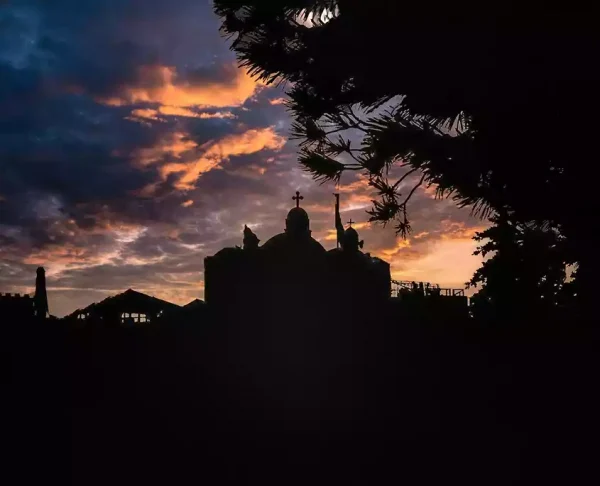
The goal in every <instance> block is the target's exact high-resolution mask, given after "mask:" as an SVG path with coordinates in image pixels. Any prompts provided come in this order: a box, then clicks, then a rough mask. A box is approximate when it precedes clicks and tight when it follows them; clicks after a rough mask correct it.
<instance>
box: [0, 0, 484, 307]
mask: <svg viewBox="0 0 600 486" xmlns="http://www.w3.org/2000/svg"><path fill="white" fill-rule="evenodd" d="M218 27H219V23H218V19H217V18H216V17H215V16H214V14H213V13H212V10H211V5H210V2H209V1H208V0H170V1H164V0H129V1H127V0H96V1H92V2H87V1H83V0H52V1H43V0H39V1H24V0H23V1H19V0H15V1H9V2H2V1H0V107H2V109H1V110H0V140H1V143H0V292H21V293H31V292H32V291H33V286H34V283H35V269H36V267H37V266H40V265H43V266H44V267H45V268H46V275H47V282H48V290H49V304H50V312H51V313H52V314H54V315H57V316H63V315H65V314H67V313H70V312H72V311H74V310H75V309H76V308H80V307H84V306H86V305H89V304H90V303H92V302H94V301H99V300H101V299H103V298H105V297H107V296H109V295H112V294H115V293H118V292H121V291H123V290H126V289H128V288H133V289H136V290H139V291H142V292H146V293H149V294H151V295H155V296H157V297H160V298H164V299H166V300H170V301H173V302H176V303H180V304H185V303H187V302H189V301H191V300H193V299H194V298H202V297H203V259H204V257H205V256H208V255H211V254H213V253H215V252H216V251H218V250H219V249H221V248H222V247H224V246H233V245H236V244H241V240H242V229H243V226H244V224H247V225H248V226H250V227H251V228H252V229H253V230H254V232H255V233H256V234H257V235H258V237H259V238H260V239H261V241H262V242H265V241H266V240H267V239H268V238H270V237H271V236H273V235H274V234H276V233H279V232H281V231H282V230H283V228H284V219H285V216H286V213H287V211H288V210H289V208H291V207H292V206H293V201H292V196H293V195H294V193H295V191H296V190H300V191H301V193H302V194H303V196H304V198H305V199H304V201H303V207H304V208H305V209H306V210H307V211H308V213H309V215H310V218H311V227H312V230H313V236H314V237H315V238H316V239H318V240H319V241H321V243H322V244H323V245H324V246H325V247H326V248H327V249H329V248H333V247H334V246H335V232H334V215H333V208H334V202H335V201H334V198H333V196H332V193H333V192H339V193H340V194H341V209H342V212H343V214H342V218H343V220H344V222H345V221H348V220H349V219H350V218H352V220H354V221H357V222H358V224H357V225H355V227H356V228H357V229H359V232H360V235H361V238H362V239H364V240H365V248H364V249H365V251H367V252H371V253H372V254H375V255H377V256H380V257H381V258H384V259H385V260H387V261H389V262H390V263H391V265H392V275H393V277H394V278H397V279H400V280H424V281H431V282H434V283H439V284H440V285H442V286H443V287H448V286H451V287H463V286H464V283H465V282H466V281H467V280H468V279H469V277H470V276H471V275H472V273H473V272H474V270H475V269H476V268H477V267H478V266H479V264H480V261H479V260H478V259H477V258H476V257H474V256H472V253H473V251H474V249H475V243H474V242H473V241H472V240H471V238H472V236H473V234H474V232H475V231H477V230H479V229H481V228H482V227H483V226H484V223H483V222H482V221H480V220H477V219H475V218H472V217H471V216H470V215H469V211H468V210H459V209H457V208H455V207H454V205H453V204H452V203H451V202H450V201H439V200H435V199H434V197H433V192H434V191H433V188H429V189H423V190H419V192H417V193H416V194H415V197H414V199H413V202H412V205H411V208H410V209H411V216H412V219H413V234H412V235H411V237H410V238H409V239H408V240H403V239H401V238H399V237H396V236H395V235H394V231H393V229H392V228H391V227H388V228H381V227H370V226H369V225H368V224H367V223H366V220H367V215H366V214H365V210H366V209H368V208H369V206H370V201H371V199H372V197H371V191H370V190H369V188H368V186H367V184H366V181H365V180H363V179H361V178H359V177H356V178H351V176H348V177H346V178H344V179H342V184H341V185H340V186H339V187H337V188H336V187H335V186H333V185H332V184H326V185H322V186H319V185H318V184H317V183H315V182H313V181H312V179H311V178H310V176H308V175H307V174H306V173H304V172H302V171H301V170H300V169H299V166H298V165H297V158H296V152H297V145H296V143H295V142H294V141H290V140H288V132H289V128H290V117H289V116H288V115H287V113H286V110H285V107H284V106H283V105H282V98H283V97H284V93H283V92H282V91H281V90H279V89H275V88H267V87H265V86H263V85H261V84H257V83H256V82H255V81H254V80H253V79H251V78H250V77H249V76H248V75H247V74H246V73H245V72H244V71H243V70H240V69H238V68H237V67H236V63H235V59H234V56H233V54H232V53H231V52H230V51H229V50H228V43H227V41H226V40H225V39H224V38H222V37H221V36H220V34H219V32H218ZM352 177H354V176H352Z"/></svg>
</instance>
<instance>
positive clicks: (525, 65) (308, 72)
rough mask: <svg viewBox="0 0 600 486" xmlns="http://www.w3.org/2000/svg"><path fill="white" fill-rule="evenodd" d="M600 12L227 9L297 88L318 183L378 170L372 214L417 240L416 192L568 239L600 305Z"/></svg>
mask: <svg viewBox="0 0 600 486" xmlns="http://www.w3.org/2000/svg"><path fill="white" fill-rule="evenodd" d="M596 9H597V7H596V6H595V5H593V4H587V5H586V6H581V8H578V9H576V8H573V7H572V6H571V5H567V4H564V3H557V4H552V5H549V4H547V3H544V4H543V5H542V4H541V3H540V2H528V3H527V4H526V5H525V4H523V3H521V2H518V3H517V2H503V3H502V4H494V6H493V8H491V7H490V6H489V5H487V4H482V3H475V2H466V1H459V2H412V3H411V2H389V1H384V0H375V1H372V2H364V1H362V0H361V1H359V0H337V1H329V0H312V1H311V0H303V1H301V0H288V1H282V2H271V1H267V0H244V1H236V2H231V1H226V0H216V1H215V10H216V12H217V14H218V15H220V16H221V17H222V20H223V25H222V30H223V32H224V33H225V34H227V35H229V36H231V37H232V39H233V46H232V47H233V49H234V50H235V52H236V53H237V55H238V57H239V59H240V61H241V64H242V65H244V66H246V67H248V68H249V70H250V72H251V73H252V74H255V75H257V76H258V77H259V78H260V79H261V80H263V81H265V82H267V83H274V82H285V83H287V84H286V86H287V88H288V89H287V93H288V94H289V97H290V100H289V108H290V110H291V111H292V113H293V115H294V117H295V123H294V127H293V132H294V135H295V136H296V137H298V138H300V139H301V147H302V149H301V154H300V163H301V164H302V165H303V166H304V168H305V169H306V170H308V171H309V172H310V173H312V174H313V175H314V177H315V178H316V179H318V180H338V179H339V177H340V176H341V174H342V173H343V172H345V171H359V172H361V173H364V174H366V175H367V176H368V178H369V180H370V182H371V184H372V186H373V187H374V188H376V189H377V192H378V194H379V198H378V200H377V201H376V202H375V204H374V207H373V209H372V211H371V219H372V220H373V221H381V222H387V221H394V222H395V225H396V231H397V232H399V233H401V234H403V235H405V234H406V233H407V232H408V231H409V230H410V219H409V217H408V215H407V206H408V203H409V201H410V198H411V195H412V194H413V193H414V192H413V191H414V188H415V187H416V186H415V185H414V183H413V181H414V182H415V183H416V185H419V184H427V185H429V184H433V185H434V186H435V187H436V188H437V191H438V195H439V196H441V197H452V198H453V199H454V200H455V201H456V202H457V203H458V204H459V205H460V206H468V207H471V208H472V209H473V211H474V212H475V213H476V214H478V215H481V216H489V215H491V214H493V212H498V213H504V212H505V213H507V214H509V215H510V217H511V219H512V220H513V221H515V222H519V223H520V224H528V225H530V226H531V227H537V228H543V229H551V230H552V231H559V232H560V234H562V235H563V236H564V237H565V238H566V240H567V244H565V255H566V256H565V259H566V261H577V262H578V263H579V272H578V278H580V279H582V280H583V282H584V284H582V288H585V294H586V296H587V301H588V302H592V301H593V290H592V287H593V283H594V279H595V275H597V270H598V263H597V258H596V256H595V251H596V250H595V248H597V247H598V242H599V236H598V235H597V232H596V230H595V229H594V228H593V227H592V226H593V225H592V224H590V219H589V218H590V215H594V214H596V211H597V209H598V204H597V203H596V202H595V201H592V200H591V198H590V197H589V189H587V187H588V184H586V183H587V182H588V180H589V179H588V177H589V176H590V167H589V164H590V161H591V160H594V159H595V157H596V153H597V149H596V143H595V140H596V133H597V128H598V123H597V116H596V114H597V113H598V111H599V108H600V103H599V97H598V91H597V85H598V71H597V70H596V67H595V65H594V63H593V62H591V59H594V57H595V53H596V52H597V49H598V47H599V44H600V43H599V42H598V40H599V35H600V34H599V31H598V29H597V27H596V25H595V20H593V19H596V18H597V12H596ZM309 19H312V22H308V20H309ZM357 137H358V139H359V140H360V141H359V142H358V143H357V142H356V141H355V140H357ZM353 142H354V143H353ZM394 167H401V168H403V169H404V172H398V171H394V170H390V169H392V168H394ZM413 170H416V171H417V173H415V174H413V173H412V172H411V171H413ZM413 175H414V176H415V178H414V179H413V178H412V176H413ZM403 177H407V179H405V180H403V179H402V178H403ZM403 182H411V184H409V188H408V189H406V187H405V186H406V184H403Z"/></svg>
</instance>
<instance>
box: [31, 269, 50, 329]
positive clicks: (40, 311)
mask: <svg viewBox="0 0 600 486" xmlns="http://www.w3.org/2000/svg"><path fill="white" fill-rule="evenodd" d="M36 273H37V276H36V278H35V296H34V297H33V305H34V308H35V316H36V317H38V318H40V319H46V318H47V317H48V296H47V294H46V270H44V267H39V268H38V269H37V272H36Z"/></svg>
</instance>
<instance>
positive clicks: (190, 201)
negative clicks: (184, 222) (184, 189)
mask: <svg viewBox="0 0 600 486" xmlns="http://www.w3.org/2000/svg"><path fill="white" fill-rule="evenodd" d="M193 204H194V201H192V200H191V199H188V200H187V201H185V202H183V203H181V205H182V206H183V207H184V208H189V207H190V206H192V205H193Z"/></svg>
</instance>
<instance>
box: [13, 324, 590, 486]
mask: <svg viewBox="0 0 600 486" xmlns="http://www.w3.org/2000/svg"><path fill="white" fill-rule="evenodd" d="M380 317H381V316H380ZM385 321H386V319H382V318H377V319H371V321H368V320H366V319H365V318H360V319H359V317H358V316H356V319H351V318H349V317H348V316H346V317H344V318H341V317H340V319H329V320H328V322H319V320H318V319H317V320H313V321H308V322H304V323H302V322H300V321H299V320H298V319H294V318H293V316H292V317H288V318H285V319H283V318H282V320H281V322H280V323H279V324H280V325H278V326H273V325H271V324H267V323H265V322H262V323H261V322H254V323H252V322H241V321H238V322H229V323H226V322H220V321H219V320H218V319H211V320H210V321H209V322H207V323H205V324H202V325H200V324H196V323H178V324H173V325H168V324H167V323H161V325H160V326H156V327H148V328H145V329H133V330H125V329H95V330H92V329H77V330H75V329H67V328H66V327H65V326H64V325H63V324H61V323H54V324H53V325H52V327H50V326H48V325H47V324H27V323H22V324H21V325H19V324H18V323H13V325H12V326H8V325H6V324H5V327H4V331H3V332H4V336H3V339H2V354H3V356H4V358H5V359H6V361H5V362H6V363H7V366H6V368H5V370H8V377H7V378H8V380H7V382H6V383H7V386H6V387H4V388H5V393H4V394H3V395H4V398H3V401H4V403H5V405H6V409H5V410H6V411H5V412H4V413H3V422H4V425H3V430H4V431H5V432H4V433H3V440H4V442H5V445H6V447H5V448H4V450H5V453H4V459H5V463H6V464H7V465H8V466H9V467H8V468H7V469H5V472H4V473H3V474H5V475H6V478H7V479H8V478H9V477H10V478H16V479H11V480H7V481H3V482H4V484H33V483H37V484H39V483H41V482H44V483H47V482H58V483H63V484H65V483H67V482H71V483H72V484H78V485H79V484H81V485H96V484H98V485H106V484H111V485H120V484H192V483H196V484H201V483H205V484H223V483H231V484H236V483H242V482H244V483H249V482H251V481H252V482H253V483H260V484H271V483H272V484H309V483H310V484H383V483H389V482H392V481H393V482H404V483H405V484H439V483H442V482H444V483H446V482H447V483H457V484H460V483H462V484H465V483H469V484H486V485H487V484H499V485H500V484H501V485H506V484H544V483H546V484H548V483H553V484H566V483H572V484H582V483H584V482H586V483H587V482H589V481H590V480H592V482H595V480H594V478H595V479H596V480H597V479H598V472H597V470H596V467H595V463H596V457H597V453H598V432H599V427H598V410H599V408H598V405H599V404H600V401H599V400H598V398H597V391H596V388H597V376H598V375H597V371H598V369H599V367H598V353H597V349H598V347H597V339H596V337H597V333H596V332H595V331H594V330H590V329H589V328H583V329H582V328H575V327H574V326H570V327H564V326H563V327H560V326H558V327H556V328H555V327H550V326H546V327H544V328H537V329H531V328H530V329H529V330H528V331H519V332H516V331H508V330H503V331H497V330H496V331H492V330H487V331H484V330H482V329H478V328H477V326H473V325H470V326H466V325H465V324H464V323H451V322H445V323H444V322H437V323H436V324H435V325H433V323H430V322H418V321H411V322H396V323H393V324H382V322H385ZM566 329H569V331H568V332H567V331H566ZM3 361H4V360H3ZM584 479H585V481H584Z"/></svg>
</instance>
